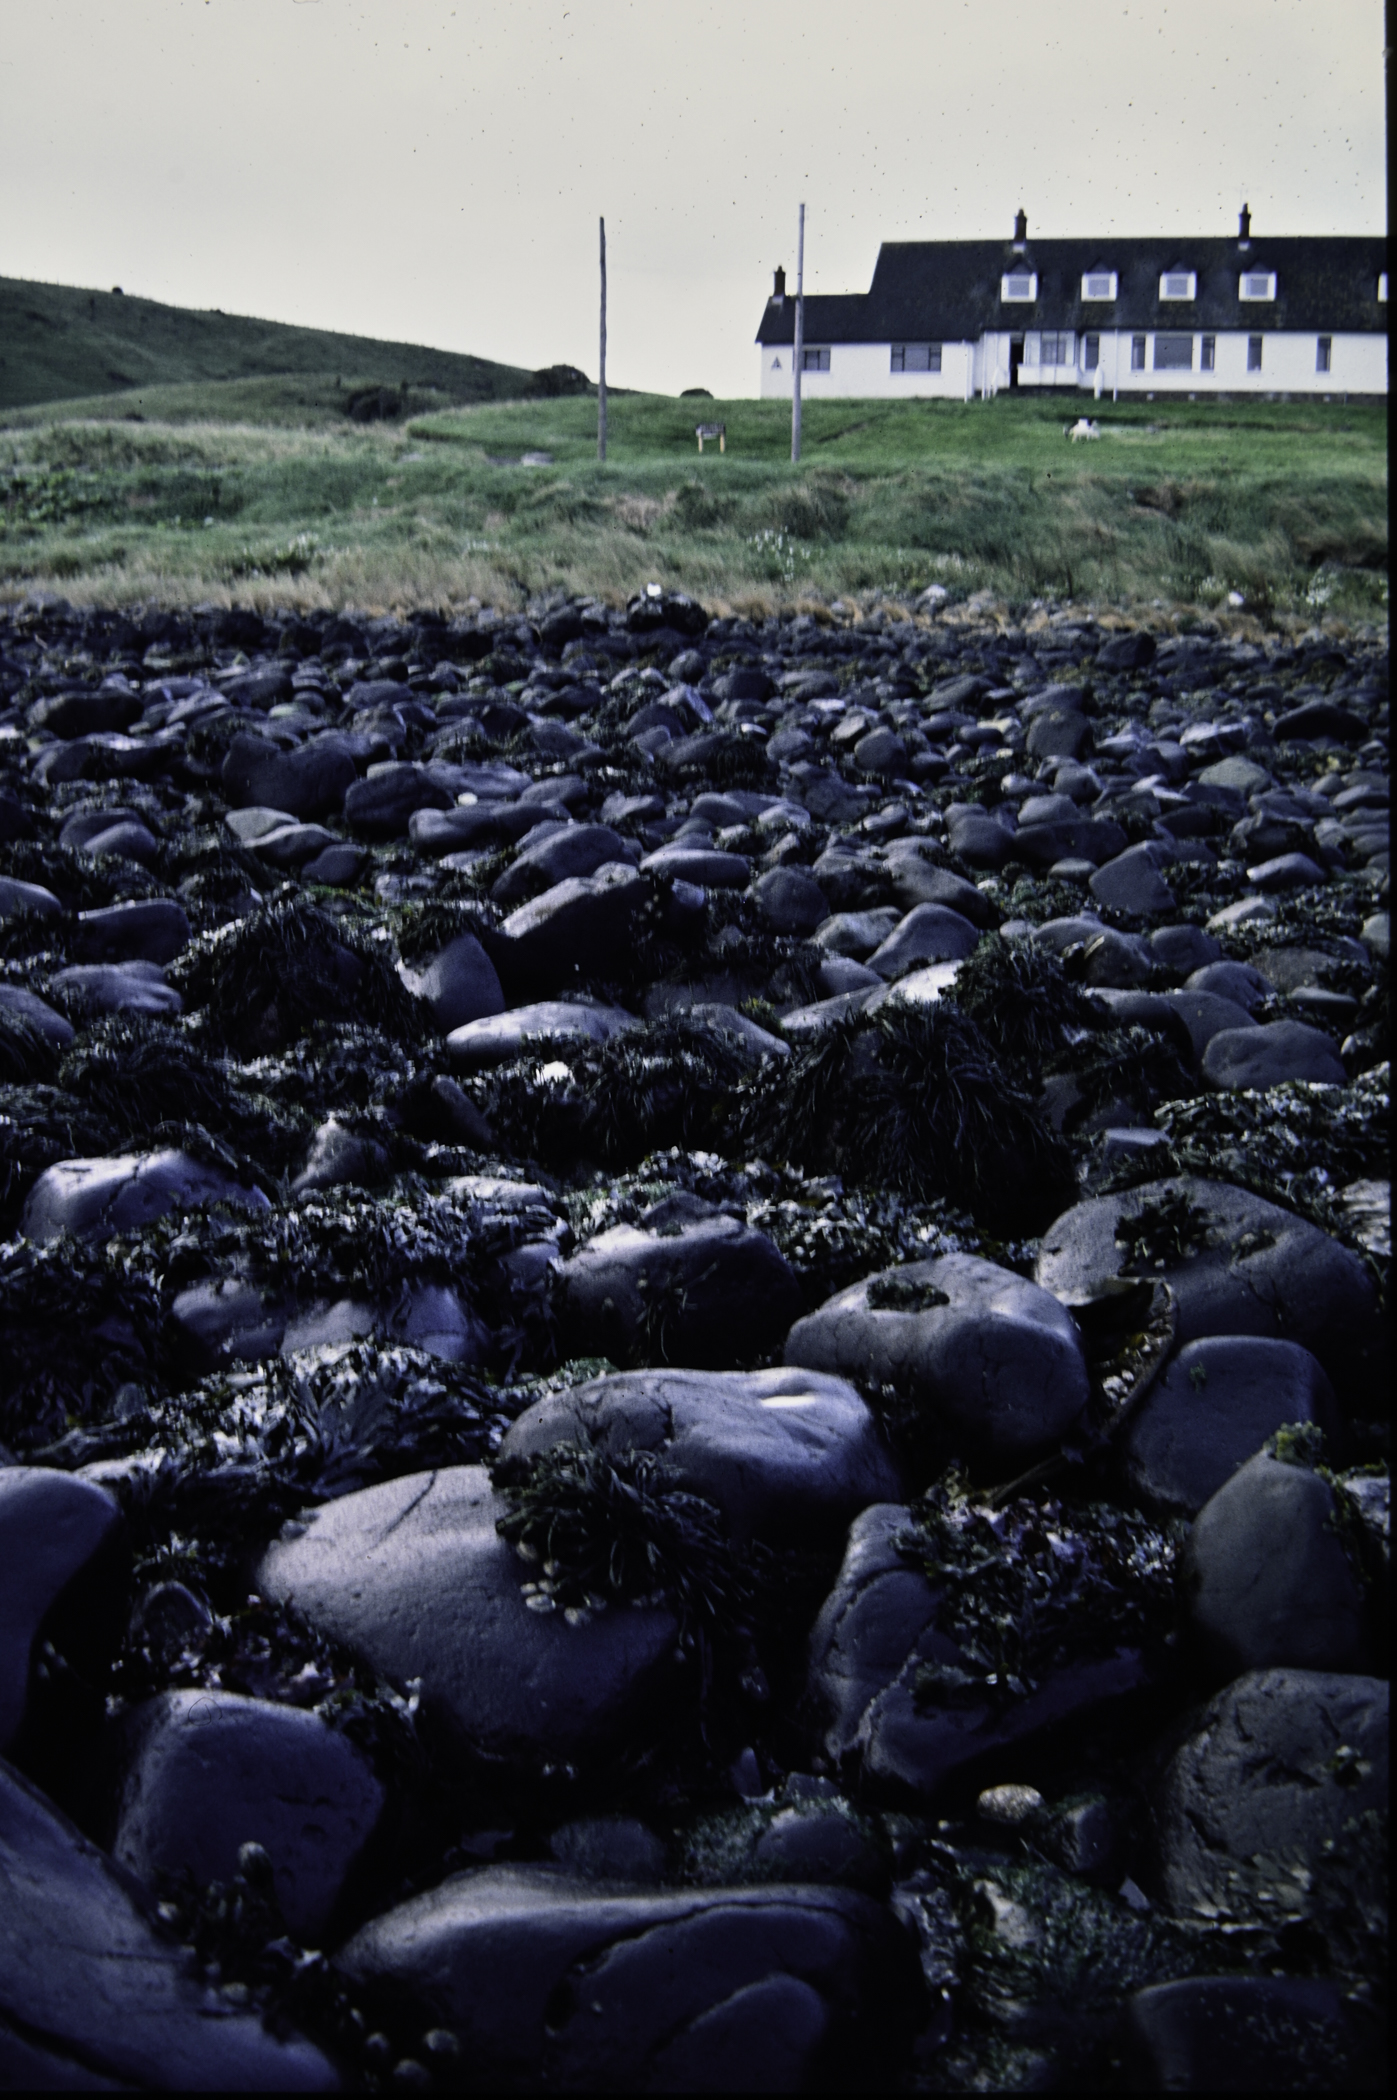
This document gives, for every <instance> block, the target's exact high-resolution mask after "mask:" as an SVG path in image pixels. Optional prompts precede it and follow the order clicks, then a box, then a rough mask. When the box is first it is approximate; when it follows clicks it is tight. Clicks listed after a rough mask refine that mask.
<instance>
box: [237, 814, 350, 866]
mask: <svg viewBox="0 0 1397 2100" xmlns="http://www.w3.org/2000/svg"><path fill="white" fill-rule="evenodd" d="M339 844H340V841H339V840H338V839H336V838H335V836H334V834H333V832H329V831H327V830H326V829H325V827H324V825H323V824H280V825H278V826H277V828H276V830H275V831H264V832H263V833H262V834H261V836H260V837H259V838H257V839H254V840H253V841H252V850H253V852H254V853H255V854H256V855H257V858H258V859H259V860H265V861H268V862H270V864H271V866H272V867H274V868H281V869H283V870H289V869H296V868H303V867H305V866H306V865H307V864H308V863H309V862H311V861H317V860H319V859H320V858H321V856H322V855H323V854H326V853H330V852H332V851H334V849H335V848H336V847H337V846H338V845H339ZM362 859H363V856H362V854H359V853H356V854H355V861H356V864H357V863H359V862H361V861H362Z"/></svg>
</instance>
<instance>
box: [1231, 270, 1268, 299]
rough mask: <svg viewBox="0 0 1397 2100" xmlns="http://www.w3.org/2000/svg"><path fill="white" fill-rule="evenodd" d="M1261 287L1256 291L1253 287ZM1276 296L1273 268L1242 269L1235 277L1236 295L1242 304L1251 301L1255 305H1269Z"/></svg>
mask: <svg viewBox="0 0 1397 2100" xmlns="http://www.w3.org/2000/svg"><path fill="white" fill-rule="evenodd" d="M1257 285H1260V286H1261V287H1262V289H1261V290H1260V291H1257V290H1256V289H1255V287H1256V286H1257ZM1275 296H1276V273H1275V271H1274V270H1243V272H1242V274H1241V276H1240V277H1239V278H1238V279H1237V297H1238V298H1239V299H1240V300H1241V302H1242V304H1243V305H1246V304H1247V303H1248V302H1251V303H1252V304H1254V305H1257V306H1269V305H1270V304H1271V303H1272V301H1273V300H1274V299H1275Z"/></svg>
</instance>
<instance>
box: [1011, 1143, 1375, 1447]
mask: <svg viewBox="0 0 1397 2100" xmlns="http://www.w3.org/2000/svg"><path fill="white" fill-rule="evenodd" d="M1151 1219H1154V1220H1157V1221H1158V1225H1159V1240H1160V1244H1161V1246H1162V1248H1163V1251H1162V1252H1161V1253H1160V1254H1158V1255H1152V1254H1151V1252H1150V1250H1151V1247H1152V1245H1153V1244H1154V1234H1153V1233H1152V1231H1151V1230H1150V1221H1151ZM1171 1220H1172V1221H1173V1222H1172V1223H1171ZM1132 1224H1133V1231H1134V1238H1132ZM1118 1234H1119V1235H1120V1236H1119V1237H1118ZM1132 1246H1133V1247H1134V1250H1135V1251H1134V1253H1133V1254H1132V1253H1131V1251H1130V1250H1131V1248H1132ZM1181 1246H1182V1248H1183V1249H1184V1251H1182V1252H1180V1251H1179V1249H1180V1247H1181ZM1036 1273H1037V1278H1038V1281H1039V1283H1041V1284H1042V1286H1043V1288H1044V1289H1045V1290H1048V1291H1051V1292H1053V1294H1054V1295H1055V1296H1056V1297H1059V1298H1061V1299H1063V1300H1064V1301H1065V1302H1066V1303H1068V1304H1078V1303H1081V1302H1082V1301H1083V1299H1084V1298H1087V1297H1090V1296H1091V1294H1092V1293H1093V1291H1095V1290H1098V1289H1099V1287H1100V1285H1101V1284H1102V1283H1103V1282H1105V1281H1107V1280H1108V1279H1109V1278H1111V1277H1114V1276H1120V1275H1122V1274H1130V1273H1140V1274H1149V1275H1151V1276H1156V1277H1162V1278H1163V1280H1164V1281H1165V1282H1166V1283H1167V1284H1168V1285H1169V1287H1170V1289H1171V1290H1172V1291H1173V1292H1174V1295H1175V1297H1176V1299H1177V1301H1178V1339H1179V1341H1180V1342H1181V1343H1182V1342H1192V1341H1196V1340H1197V1339H1198V1338H1199V1337H1200V1336H1201V1335H1207V1334H1259V1335H1275V1336H1277V1337H1278V1338H1280V1339H1281V1340H1285V1341H1292V1342H1299V1343H1300V1344H1301V1346H1302V1347H1303V1348H1306V1349H1308V1350H1310V1351H1311V1353H1312V1354H1313V1355H1315V1356H1317V1357H1318V1358H1319V1361H1320V1362H1321V1363H1322V1364H1323V1366H1324V1368H1325V1370H1326V1372H1327V1373H1328V1375H1329V1377H1330V1379H1331V1380H1332V1381H1333V1384H1334V1387H1335V1390H1336V1391H1337V1392H1338V1393H1340V1394H1341V1395H1342V1396H1343V1397H1344V1401H1345V1405H1346V1406H1352V1405H1353V1404H1355V1403H1356V1401H1357V1399H1358V1397H1359V1390H1358V1389H1356V1390H1355V1392H1354V1393H1353V1394H1350V1393H1349V1392H1348V1391H1347V1384H1348V1381H1350V1380H1359V1381H1367V1385H1368V1387H1369V1388H1371V1387H1372V1385H1373V1383H1374V1381H1376V1380H1379V1379H1380V1378H1381V1376H1382V1369H1383V1364H1382V1352H1383V1347H1384V1338H1383V1332H1382V1327H1381V1323H1380V1321H1379V1318H1378V1314H1377V1307H1376V1296H1375V1293H1374V1289H1373V1285H1372V1282H1371V1280H1370V1278H1369V1275H1368V1272H1367V1270H1366V1268H1365V1267H1364V1265H1363V1263H1362V1262H1361V1261H1360V1260H1359V1258H1358V1256H1357V1255H1356V1254H1352V1253H1350V1251H1349V1249H1348V1248H1347V1247H1342V1246H1340V1244H1339V1242H1338V1241H1337V1240H1334V1239H1331V1238H1330V1237H1329V1235H1328V1233H1326V1232H1321V1231H1320V1229H1319V1227H1318V1226H1317V1225H1311V1224H1309V1223H1308V1222H1307V1221H1306V1220H1305V1219H1303V1218H1299V1217H1297V1216H1296V1215H1295V1213H1294V1212H1293V1211H1288V1210H1282V1209H1281V1207H1280V1205H1279V1204H1276V1203H1267V1202H1266V1201H1265V1200H1264V1199H1263V1198H1262V1197H1260V1196H1254V1195H1252V1193H1251V1192H1250V1190H1248V1189H1239V1188H1233V1187H1232V1186H1231V1185H1230V1184H1229V1183H1227V1182H1221V1181H1204V1180H1201V1179H1195V1178H1194V1177H1192V1176H1190V1175H1179V1176H1176V1177H1173V1178H1171V1179H1169V1180H1167V1181H1151V1182H1146V1183H1144V1184H1143V1185H1142V1186H1140V1187H1138V1188H1134V1189H1131V1190H1130V1191H1129V1192H1128V1193H1121V1194H1116V1195H1110V1196H1092V1197H1090V1198H1088V1200H1087V1201H1086V1202H1085V1203H1077V1204H1074V1205H1073V1207H1072V1209H1071V1210H1067V1211H1064V1212H1063V1214H1062V1216H1061V1217H1060V1218H1057V1219H1056V1220H1055V1221H1054V1222H1053V1224H1052V1225H1050V1226H1049V1228H1048V1230H1047V1232H1045V1233H1044V1235H1043V1243H1042V1248H1041V1251H1040V1253H1039V1256H1038V1262H1037V1270H1036ZM1360 1389H1361V1388H1360Z"/></svg>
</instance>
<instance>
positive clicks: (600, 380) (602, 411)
mask: <svg viewBox="0 0 1397 2100" xmlns="http://www.w3.org/2000/svg"><path fill="white" fill-rule="evenodd" d="M597 223H598V225H599V226H600V228H601V359H600V366H599V370H598V374H597V458H598V459H599V460H601V461H603V462H605V459H606V221H605V219H599V220H598V222H597Z"/></svg>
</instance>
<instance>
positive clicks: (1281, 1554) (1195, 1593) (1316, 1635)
mask: <svg viewBox="0 0 1397 2100" xmlns="http://www.w3.org/2000/svg"><path fill="white" fill-rule="evenodd" d="M1180 1577H1181V1582H1182V1587H1183V1593H1184V1595H1185V1596H1186V1598H1187V1599H1188V1608H1189V1617H1190V1619H1191V1621H1192V1624H1193V1627H1194V1631H1195V1633H1196V1635H1197V1636H1198V1639H1199V1642H1200V1644H1201V1646H1202V1648H1203V1650H1204V1652H1205V1653H1206V1655H1207V1656H1208V1659H1209V1661H1210V1663H1211V1664H1212V1666H1213V1667H1214V1669H1215V1670H1216V1672H1217V1675H1218V1676H1219V1677H1235V1676H1238V1675H1239V1674H1240V1673H1241V1672H1242V1671H1243V1670H1261V1669H1268V1668H1271V1667H1273V1666H1278V1667H1289V1668H1292V1669H1297V1670H1314V1669H1319V1668H1320V1667H1321V1666H1323V1667H1324V1668H1327V1669H1329V1670H1359V1669H1362V1668H1363V1666H1364V1661H1365V1650H1366V1646H1367V1644H1366V1642H1365V1640H1364V1637H1363V1634H1364V1628H1363V1619H1364V1596H1363V1585H1362V1583H1361V1581H1360V1579H1359V1577H1358V1575H1357V1573H1356V1571H1355V1569H1354V1567H1353V1565H1352V1564H1351V1562H1350V1560H1349V1557H1348V1555H1347V1553H1346V1552H1345V1550H1344V1546H1343V1543H1342V1540H1341V1539H1340V1536H1339V1532H1338V1526H1337V1523H1336V1506H1335V1501H1334V1495H1333V1491H1332V1489H1331V1488H1330V1487H1329V1485H1328V1483H1327V1482H1326V1481H1324V1480H1322V1479H1321V1478H1320V1476H1319V1475H1318V1474H1317V1473H1313V1472H1311V1471H1310V1469H1309V1467H1308V1466H1305V1465H1298V1464H1287V1463H1284V1462H1282V1461H1281V1460H1279V1459H1276V1458H1271V1457H1269V1456H1268V1455H1267V1454H1266V1453H1265V1452H1258V1453H1257V1455H1256V1456H1255V1458H1251V1459H1248V1460H1247V1462H1246V1464H1245V1465H1244V1466H1242V1467H1241V1468H1240V1469H1239V1470H1238V1471H1237V1472H1235V1473H1234V1474H1233V1475H1232V1477H1231V1479H1230V1480H1228V1481H1227V1482H1225V1483H1224V1485H1223V1486H1222V1487H1220V1488H1219V1489H1218V1490H1217V1492H1216V1494H1214V1495H1213V1496H1212V1497H1211V1498H1210V1499H1209V1500H1208V1501H1207V1502H1206V1503H1205V1504H1204V1506H1203V1508H1202V1509H1201V1510H1200V1511H1199V1513H1198V1517H1197V1519H1196V1521H1195V1523H1194V1526H1193V1530H1192V1531H1191V1533H1190V1534H1189V1541H1188V1545H1187V1548H1186V1549H1185V1552H1184V1557H1183V1562H1182V1566H1181V1569H1180Z"/></svg>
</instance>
